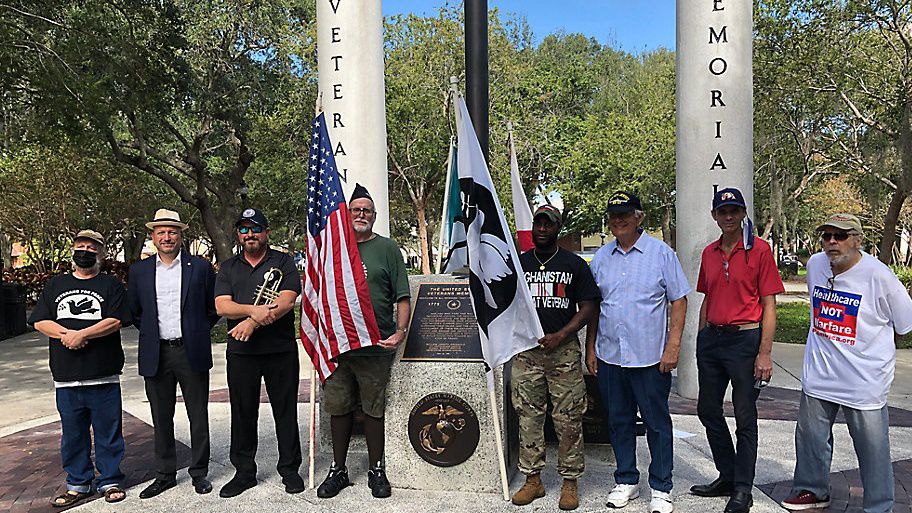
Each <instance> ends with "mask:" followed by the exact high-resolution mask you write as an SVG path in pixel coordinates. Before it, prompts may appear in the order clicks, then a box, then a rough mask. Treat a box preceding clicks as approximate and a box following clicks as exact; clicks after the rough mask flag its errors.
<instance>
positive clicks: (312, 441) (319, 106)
mask: <svg viewBox="0 0 912 513" xmlns="http://www.w3.org/2000/svg"><path fill="white" fill-rule="evenodd" d="M314 111H315V112H316V114H315V115H317V116H319V115H320V113H321V112H323V91H320V92H318V93H317V100H316V102H315V105H314ZM309 236H310V234H309V233H308V237H309ZM303 309H304V306H303V303H302V306H301V310H302V312H301V315H302V316H303V315H304V313H303ZM316 438H317V368H316V366H315V365H313V363H312V362H311V366H310V430H309V433H308V440H307V472H308V475H307V486H308V487H309V488H310V489H311V490H313V489H314V485H315V483H314V460H315V457H314V450H315V449H316V445H317V444H316Z"/></svg>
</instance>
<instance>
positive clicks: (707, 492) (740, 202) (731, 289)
mask: <svg viewBox="0 0 912 513" xmlns="http://www.w3.org/2000/svg"><path fill="white" fill-rule="evenodd" d="M712 217H713V219H714V220H715V221H716V223H717V224H718V225H719V228H721V229H722V236H721V237H720V238H719V240H717V241H715V242H713V243H712V244H710V245H709V246H707V247H706V249H704V250H703V258H702V261H701V264H700V275H699V278H698V280H697V291H698V292H702V293H703V294H705V296H704V297H703V304H702V306H701V307H700V331H699V333H698V334H697V370H698V373H699V383H700V394H699V398H698V402H697V415H698V416H699V417H700V422H702V423H703V426H704V427H705V428H706V438H707V439H708V440H709V446H710V449H711V450H712V455H713V461H714V462H715V465H716V470H718V471H719V477H718V479H716V480H715V481H713V482H712V483H709V484H706V485H694V486H693V487H691V489H690V491H691V492H692V493H693V494H695V495H700V496H704V497H724V496H728V497H730V499H729V501H728V503H727V504H726V506H725V513H747V512H748V511H750V508H751V506H752V505H753V498H752V496H751V490H752V489H753V485H754V467H755V465H756V462H757V396H759V395H760V388H762V387H763V386H765V385H766V383H767V382H768V381H769V379H770V376H771V375H772V373H773V360H772V356H771V353H772V348H773V334H774V333H775V331H776V294H781V293H782V292H784V291H785V289H784V287H783V286H782V279H781V278H780V277H779V271H778V270H777V269H776V262H775V261H774V260H773V254H772V251H771V250H770V246H769V244H767V243H766V241H764V240H761V239H759V238H754V236H753V233H752V231H751V230H750V229H747V230H745V229H744V228H743V224H744V220H745V217H747V206H746V204H745V203H744V196H743V195H742V194H741V191H739V190H738V189H734V188H727V189H722V190H720V191H718V192H717V193H716V194H715V196H714V197H713V209H712ZM729 382H730V383H731V385H732V404H733V406H734V410H735V424H736V426H737V430H736V432H735V433H736V434H735V437H736V439H737V444H733V443H732V437H731V432H730V431H729V429H728V424H726V422H725V417H724V416H723V414H722V401H723V398H724V396H725V389H726V388H727V387H728V384H729Z"/></svg>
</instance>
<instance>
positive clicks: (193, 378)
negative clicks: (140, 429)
mask: <svg viewBox="0 0 912 513" xmlns="http://www.w3.org/2000/svg"><path fill="white" fill-rule="evenodd" d="M158 362H159V363H158V373H157V374H156V375H155V376H154V377H147V378H146V397H148V398H149V406H151V408H152V424H153V426H154V428H155V464H156V467H157V468H156V470H157V471H158V476H159V477H161V478H164V479H173V478H174V477H175V475H176V474H177V452H176V449H175V444H174V407H175V403H176V395H177V385H178V384H180V388H181V395H182V396H183V398H184V405H185V406H186V407H187V418H189V419H190V453H191V455H190V468H189V469H188V470H189V474H190V475H191V476H192V477H205V476H206V474H208V473H209V372H208V371H206V372H196V371H194V370H193V369H191V368H190V362H189V361H188V360H187V353H186V350H185V349H184V347H183V346H181V347H169V346H166V345H162V346H161V349H160V353H159V360H158Z"/></svg>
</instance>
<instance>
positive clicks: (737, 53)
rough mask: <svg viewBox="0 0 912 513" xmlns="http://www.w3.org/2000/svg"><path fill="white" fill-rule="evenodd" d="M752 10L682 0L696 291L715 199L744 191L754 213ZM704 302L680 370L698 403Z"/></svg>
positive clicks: (683, 389)
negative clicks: (731, 190)
mask: <svg viewBox="0 0 912 513" xmlns="http://www.w3.org/2000/svg"><path fill="white" fill-rule="evenodd" d="M752 8H753V6H752V2H751V0H703V1H693V0H678V2H677V48H676V58H677V74H676V81H677V88H676V89H677V91H676V95H677V98H676V103H677V127H676V132H675V134H676V175H677V188H676V191H677V192H676V194H677V197H676V214H677V232H676V233H677V237H676V248H675V250H676V251H677V254H678V258H679V259H680V261H681V265H682V266H683V267H684V271H685V273H686V274H687V279H688V280H689V281H690V284H691V286H693V287H695V286H696V282H697V274H698V272H699V268H700V256H701V253H702V251H703V248H704V247H705V246H706V245H707V244H709V243H710V242H711V241H712V240H715V239H716V238H718V236H719V230H718V227H717V226H716V224H715V223H714V222H713V220H712V218H711V217H710V215H709V211H710V209H711V203H712V196H713V193H714V192H715V191H716V190H717V189H719V188H723V187H737V188H739V189H740V190H741V191H742V192H743V193H744V198H745V200H746V201H747V204H748V207H749V208H751V209H752V207H753V112H754V111H753V70H752V55H751V52H752V46H753V42H752V36H753V22H752ZM749 214H750V215H751V216H752V215H753V212H749ZM702 300H703V295H702V294H700V293H697V292H692V293H691V294H690V296H688V307H687V322H686V323H685V327H684V337H683V340H682V350H681V360H680V363H679V365H678V393H680V394H681V395H683V396H685V397H690V398H695V397H696V396H697V389H698V386H697V369H696V333H697V324H698V322H699V312H700V304H701V302H702Z"/></svg>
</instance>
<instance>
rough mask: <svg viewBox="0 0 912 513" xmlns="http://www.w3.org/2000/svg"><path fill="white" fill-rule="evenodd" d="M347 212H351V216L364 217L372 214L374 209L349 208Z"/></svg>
mask: <svg viewBox="0 0 912 513" xmlns="http://www.w3.org/2000/svg"><path fill="white" fill-rule="evenodd" d="M348 211H349V212H351V215H353V216H359V215H364V216H365V217H367V216H369V215H371V214H373V213H374V209H372V208H350V209H348Z"/></svg>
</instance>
